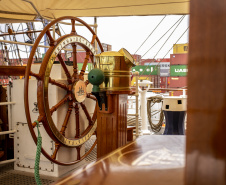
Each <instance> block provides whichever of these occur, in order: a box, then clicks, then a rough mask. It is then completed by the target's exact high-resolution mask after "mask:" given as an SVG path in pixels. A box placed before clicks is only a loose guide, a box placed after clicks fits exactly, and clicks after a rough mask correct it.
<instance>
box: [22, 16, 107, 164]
mask: <svg viewBox="0 0 226 185" xmlns="http://www.w3.org/2000/svg"><path fill="white" fill-rule="evenodd" d="M62 20H71V23H72V24H71V25H72V28H71V33H70V34H67V35H64V36H62V37H60V38H58V39H57V40H55V39H53V37H52V36H51V34H50V28H51V27H52V26H53V25H55V24H56V23H58V22H60V21H62ZM75 21H76V22H79V23H81V24H83V25H84V26H85V27H86V28H87V29H88V30H89V31H90V32H91V33H92V40H91V41H88V40H87V39H85V38H84V37H82V36H80V35H78V34H77V33H76V30H75ZM45 34H46V35H47V36H48V39H49V41H50V47H49V49H48V50H47V52H46V54H45V56H44V58H43V61H42V63H41V66H40V70H39V73H34V72H32V71H31V65H32V60H33V57H34V54H35V51H36V49H37V47H38V45H39V43H40V41H41V39H42V38H43V37H44V35H45ZM95 41H97V43H98V45H99V47H100V50H101V52H103V48H102V46H101V43H100V41H99V39H98V37H97V35H96V34H95V32H94V31H93V30H92V28H91V27H90V26H89V25H88V24H87V23H85V22H84V21H82V20H81V19H78V18H76V17H71V16H67V17H61V18H58V19H56V20H54V21H52V22H50V23H49V24H48V25H47V26H46V27H45V28H44V29H43V31H42V32H41V33H40V35H39V36H38V38H37V39H36V42H35V44H34V46H33V47H32V50H31V53H30V56H29V60H28V64H27V67H26V72H25V91H24V98H25V99H24V101H25V102H24V103H25V112H26V117H27V122H28V125H29V129H30V132H31V135H32V137H33V140H34V142H35V143H36V144H37V134H36V132H35V129H36V128H35V127H36V124H37V123H36V122H34V120H31V115H30V109H29V81H30V80H29V77H30V76H34V77H36V79H37V102H38V108H39V116H38V118H37V121H38V122H41V123H42V124H43V127H44V128H45V131H46V132H47V134H48V135H49V137H50V138H51V139H52V140H53V141H54V142H55V147H54V149H53V152H52V154H50V153H48V152H47V151H46V150H45V149H44V148H42V149H41V151H42V154H43V155H44V156H45V157H46V158H47V159H49V160H50V161H52V162H54V163H56V164H59V165H72V164H75V163H77V162H79V161H81V160H82V159H84V158H85V157H86V156H87V155H88V154H89V153H90V152H91V151H92V149H93V148H94V147H95V145H96V141H95V142H94V143H93V145H92V146H91V147H90V148H89V149H88V150H86V151H85V152H81V148H82V146H84V143H86V142H87V141H88V139H89V138H90V137H91V136H92V135H96V127H97V122H96V119H97V106H94V107H95V108H94V109H95V110H94V113H93V115H92V116H91V115H90V114H89V112H88V110H87V109H88V108H87V107H86V105H85V103H84V101H85V100H86V99H87V98H88V99H91V100H93V101H95V102H97V101H96V98H95V97H94V96H93V95H92V94H91V93H87V92H86V88H87V85H88V84H89V81H88V80H86V81H85V80H84V73H85V69H86V67H87V63H88V61H89V59H90V60H91V61H92V63H93V62H94V55H95V53H96V51H95V48H94V42H95ZM68 45H71V47H72V58H73V74H70V72H69V70H68V68H67V66H66V64H65V62H64V60H63V57H62V56H61V50H63V49H65V47H66V46H68ZM77 46H80V47H82V48H83V49H84V50H85V52H86V57H85V59H84V62H83V65H82V69H81V72H80V73H79V71H78V63H77ZM56 58H58V59H59V62H60V64H61V66H62V69H63V71H64V72H65V75H66V77H67V78H66V80H65V83H64V82H62V81H57V80H54V79H52V78H51V77H50V73H51V71H52V67H53V63H54V61H55V59H56ZM50 84H51V85H55V86H57V87H59V88H61V89H63V90H64V91H65V96H64V98H63V99H61V100H60V101H59V102H58V103H57V104H56V105H54V106H50V103H49V86H50ZM62 105H64V106H65V105H67V111H66V115H61V116H64V121H63V123H62V124H61V126H60V128H59V126H56V123H55V122H54V119H53V117H52V115H53V113H54V112H55V111H57V110H58V109H59V107H61V106H62ZM81 111H83V114H85V116H86V119H87V120H88V126H86V127H85V128H83V129H81V128H80V127H81V125H80V120H79V119H80V117H79V115H80V112H81ZM72 114H74V116H75V119H74V122H73V123H72V122H70V121H69V120H70V116H71V115H72ZM69 124H74V125H75V127H76V128H75V134H74V136H73V137H71V136H67V135H66V134H65V133H66V131H67V128H68V127H69ZM62 147H66V148H75V149H76V150H77V159H76V160H73V161H68V162H64V161H59V160H58V158H57V154H58V151H59V150H60V148H62Z"/></svg>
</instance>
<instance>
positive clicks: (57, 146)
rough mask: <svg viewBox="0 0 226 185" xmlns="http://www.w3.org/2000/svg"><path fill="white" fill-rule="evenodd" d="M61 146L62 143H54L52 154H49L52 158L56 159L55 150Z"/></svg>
mask: <svg viewBox="0 0 226 185" xmlns="http://www.w3.org/2000/svg"><path fill="white" fill-rule="evenodd" d="M61 146H62V145H61V144H60V143H55V150H54V152H53V155H52V156H51V157H52V159H56V155H57V152H58V150H59V149H60V147H61Z"/></svg>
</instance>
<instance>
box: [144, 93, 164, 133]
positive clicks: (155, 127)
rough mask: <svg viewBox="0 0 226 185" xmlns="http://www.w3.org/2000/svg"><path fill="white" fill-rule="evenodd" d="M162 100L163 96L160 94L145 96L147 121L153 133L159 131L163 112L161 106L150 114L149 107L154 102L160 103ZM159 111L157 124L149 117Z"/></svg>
mask: <svg viewBox="0 0 226 185" xmlns="http://www.w3.org/2000/svg"><path fill="white" fill-rule="evenodd" d="M162 100H163V98H162V97H161V96H152V97H149V98H147V113H148V122H149V124H150V126H151V129H152V131H153V132H155V133H157V132H159V131H160V130H161V128H162V122H163V120H164V114H163V110H162V108H161V110H159V111H157V112H155V113H154V114H151V107H153V106H154V104H155V103H161V102H162ZM151 104H152V105H151ZM159 112H160V119H159V122H158V123H157V124H154V123H153V122H152V120H151V117H152V116H154V115H155V114H157V113H159Z"/></svg>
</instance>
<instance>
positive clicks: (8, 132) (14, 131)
mask: <svg viewBox="0 0 226 185" xmlns="http://www.w3.org/2000/svg"><path fill="white" fill-rule="evenodd" d="M13 133H16V130H10V131H3V132H0V136H1V135H7V134H13Z"/></svg>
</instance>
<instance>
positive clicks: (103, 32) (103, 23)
mask: <svg viewBox="0 0 226 185" xmlns="http://www.w3.org/2000/svg"><path fill="white" fill-rule="evenodd" d="M163 17H164V16H130V17H100V18H97V24H98V28H97V35H98V37H99V39H100V41H101V42H102V43H106V44H110V45H112V50H113V51H118V50H119V49H121V48H122V47H123V48H125V49H127V50H128V51H129V52H130V53H131V54H134V53H135V51H136V50H137V49H138V48H139V46H140V45H141V44H142V43H143V41H144V40H145V39H146V38H147V37H148V35H149V34H150V33H151V32H152V31H153V30H154V29H155V27H156V26H157V25H158V23H159V22H160V21H161V19H162V18H163ZM180 17H181V15H167V16H166V18H165V19H164V20H163V22H162V23H161V24H160V25H159V27H158V28H157V29H156V30H155V31H154V32H153V34H152V35H151V37H150V38H149V39H148V40H147V41H146V43H145V44H144V45H143V46H142V48H141V49H140V50H139V51H138V52H137V54H140V55H143V54H144V53H145V52H146V51H147V50H148V49H149V48H150V47H151V46H152V45H153V44H154V43H155V42H156V41H157V40H158V39H159V38H160V37H161V36H162V35H163V34H164V33H165V32H166V31H167V30H168V29H169V28H170V27H171V26H172V25H173V24H174V23H175V22H176V21H177V20H178V19H179V18H180ZM81 19H82V20H84V21H85V22H87V23H88V24H93V23H94V18H81ZM18 25H19V24H14V30H16V29H17V28H18ZM188 25H189V16H188V15H186V16H185V18H184V19H183V21H182V22H181V23H180V25H179V26H178V28H177V29H176V30H175V32H174V33H173V34H172V36H171V37H170V39H169V40H168V41H167V42H166V44H165V45H164V47H163V48H162V49H161V51H160V52H159V54H158V55H157V56H156V58H162V57H164V55H165V54H166V53H167V52H168V51H169V49H170V48H171V47H172V46H173V44H175V42H176V40H177V39H178V38H179V37H180V36H181V35H182V33H183V32H184V31H185V30H186V29H187V28H188ZM24 27H26V26H25V25H24ZM62 27H63V29H64V31H65V32H66V33H70V31H71V26H65V25H63V26H62ZM175 27H176V26H174V27H173V28H172V29H171V30H170V31H169V33H167V34H166V35H165V36H164V37H163V38H162V39H161V40H160V41H159V42H158V44H156V45H155V47H153V48H152V49H151V50H150V51H149V52H148V53H147V54H146V55H145V56H144V57H143V58H144V59H147V58H153V57H154V56H155V55H156V53H157V51H158V50H159V49H160V48H161V46H162V45H163V43H164V42H165V41H166V40H167V38H168V37H169V35H170V34H171V33H172V31H173V29H174V28H175ZM20 29H21V28H20ZM20 29H19V31H20ZM39 29H42V25H41V24H40V23H36V30H39ZM2 31H5V30H4V28H3V27H2ZM76 31H77V33H78V34H79V35H82V36H84V37H85V38H87V39H88V40H91V33H90V32H89V31H88V30H87V29H86V28H84V27H80V26H77V27H76ZM1 39H2V38H1ZM26 39H28V38H26ZM7 40H8V39H7ZM17 41H21V42H24V39H23V37H22V35H20V36H17ZM178 43H188V31H187V32H186V33H185V34H184V36H183V37H182V38H181V39H180V41H179V42H178ZM41 44H43V43H41ZM20 49H21V50H23V51H25V50H26V48H25V46H20ZM28 50H29V48H28ZM41 52H44V50H43V49H41ZM21 53H22V52H21ZM172 53H173V51H172V50H171V51H170V53H169V54H168V55H167V56H166V58H169V56H170V54H172ZM21 57H22V58H25V57H27V54H26V53H22V54H21Z"/></svg>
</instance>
